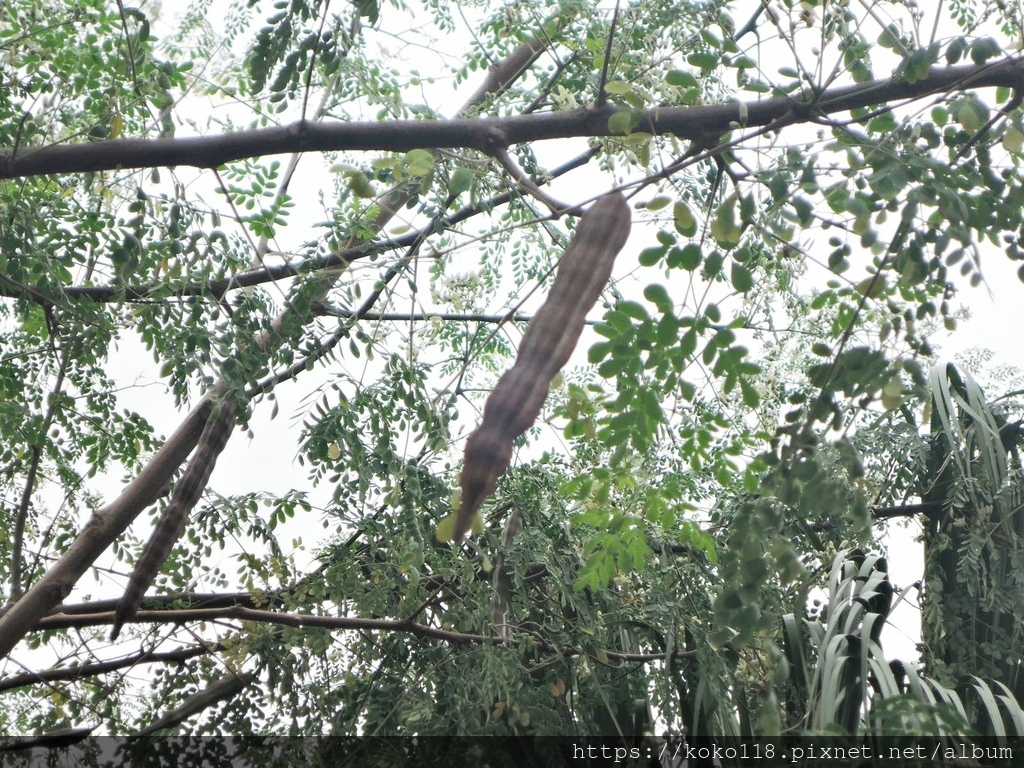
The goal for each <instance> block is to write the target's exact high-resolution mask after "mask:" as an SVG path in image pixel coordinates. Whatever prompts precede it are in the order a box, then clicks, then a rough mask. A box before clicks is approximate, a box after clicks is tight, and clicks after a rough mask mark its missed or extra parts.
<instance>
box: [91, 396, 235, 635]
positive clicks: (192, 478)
mask: <svg viewBox="0 0 1024 768" xmlns="http://www.w3.org/2000/svg"><path fill="white" fill-rule="evenodd" d="M234 428H235V413H234V410H233V409H232V407H231V406H230V405H229V404H224V403H221V404H218V405H217V406H215V407H214V410H213V411H212V412H211V413H210V415H209V417H208V419H207V421H206V426H205V427H203V434H202V435H201V436H200V437H199V442H198V444H197V445H196V449H195V452H193V454H192V460H191V461H189V463H188V468H187V469H186V470H185V473H184V474H183V475H182V476H181V480H180V481H179V482H178V485H177V486H176V487H175V489H174V494H173V495H172V496H171V501H170V503H169V504H168V505H167V509H165V510H164V513H163V515H161V516H160V520H159V521H158V522H157V524H156V527H155V528H154V529H153V533H152V534H151V535H150V537H149V541H148V542H146V548H145V549H144V550H143V551H142V556H141V557H140V558H139V561H138V562H137V563H136V564H135V569H134V570H133V571H132V577H131V579H130V580H129V582H128V587H127V588H126V589H125V592H124V596H123V597H122V598H121V601H120V602H119V603H118V604H117V610H116V611H115V613H114V628H113V629H112V630H111V632H110V639H111V640H115V639H116V638H117V635H118V633H120V631H121V627H122V626H124V623H125V622H126V621H128V620H129V619H130V618H131V617H132V616H134V615H135V612H136V611H137V610H138V609H139V604H140V603H142V597H143V595H145V594H146V590H147V589H149V585H150V584H152V583H153V579H155V578H156V575H157V574H158V573H159V572H160V568H161V567H162V566H163V564H164V561H165V560H166V559H167V556H168V555H169V554H170V553H171V549H172V548H173V547H174V543H175V542H176V541H177V540H178V539H179V538H180V537H181V534H182V533H183V532H184V530H185V522H186V521H187V520H188V514H189V512H191V511H192V508H193V507H194V506H195V505H196V502H198V501H199V497H200V496H201V495H202V493H203V491H204V490H205V489H206V484H207V482H209V480H210V474H211V473H212V472H213V468H214V466H215V465H216V463H217V457H218V456H220V454H221V451H223V450H224V446H225V445H227V443H228V438H229V437H231V433H232V431H234Z"/></svg>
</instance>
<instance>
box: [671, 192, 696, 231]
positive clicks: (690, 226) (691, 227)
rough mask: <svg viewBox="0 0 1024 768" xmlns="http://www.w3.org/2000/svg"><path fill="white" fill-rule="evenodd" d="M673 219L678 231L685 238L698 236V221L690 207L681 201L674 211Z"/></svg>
mask: <svg viewBox="0 0 1024 768" xmlns="http://www.w3.org/2000/svg"><path fill="white" fill-rule="evenodd" d="M672 219H673V221H674V222H675V225H676V231H677V232H679V234H681V235H683V236H684V237H693V236H694V235H695V234H697V221H696V219H694V217H693V211H691V210H690V206H688V205H687V204H686V203H684V202H683V201H682V200H680V201H679V202H678V203H676V204H675V207H673V209H672Z"/></svg>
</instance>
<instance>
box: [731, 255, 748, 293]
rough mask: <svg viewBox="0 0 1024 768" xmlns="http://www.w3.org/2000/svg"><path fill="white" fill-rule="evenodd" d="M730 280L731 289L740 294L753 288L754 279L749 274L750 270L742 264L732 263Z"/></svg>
mask: <svg viewBox="0 0 1024 768" xmlns="http://www.w3.org/2000/svg"><path fill="white" fill-rule="evenodd" d="M729 277H730V279H731V281H732V287H733V288H735V289H736V290H737V291H739V292H740V293H746V292H747V291H749V290H750V289H751V288H753V287H754V277H753V275H751V274H750V270H749V269H747V268H746V267H745V266H743V265H742V264H737V263H736V262H733V264H732V270H731V273H730V276H729Z"/></svg>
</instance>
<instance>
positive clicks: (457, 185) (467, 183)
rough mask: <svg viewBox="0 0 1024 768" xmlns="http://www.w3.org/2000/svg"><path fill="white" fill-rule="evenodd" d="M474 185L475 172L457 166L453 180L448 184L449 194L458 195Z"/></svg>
mask: <svg viewBox="0 0 1024 768" xmlns="http://www.w3.org/2000/svg"><path fill="white" fill-rule="evenodd" d="M472 186H473V172H472V171H470V170H469V169H468V168H457V169H456V170H455V173H453V174H452V180H451V182H450V183H449V184H448V194H449V195H451V196H452V197H458V196H459V195H461V194H462V193H463V192H465V191H466V190H468V189H469V188H470V187H472Z"/></svg>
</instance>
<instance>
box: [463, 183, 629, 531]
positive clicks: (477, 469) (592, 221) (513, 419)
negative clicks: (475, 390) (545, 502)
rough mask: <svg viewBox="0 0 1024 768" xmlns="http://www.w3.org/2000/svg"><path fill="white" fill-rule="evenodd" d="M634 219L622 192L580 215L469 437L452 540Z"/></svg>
mask: <svg viewBox="0 0 1024 768" xmlns="http://www.w3.org/2000/svg"><path fill="white" fill-rule="evenodd" d="M631 223H632V216H631V215H630V211H629V205H628V204H627V203H626V199H625V198H624V197H623V196H622V195H621V194H619V193H615V194H612V195H606V196H605V197H602V198H601V199H600V200H598V201H597V202H596V203H594V204H593V205H592V206H590V208H588V209H587V211H586V212H585V213H584V214H583V216H582V217H581V218H580V223H579V225H578V226H577V227H576V233H575V235H574V236H573V238H572V242H570V243H569V246H568V247H567V248H566V249H565V253H564V254H562V260H561V262H559V264H558V270H557V271H556V272H555V281H554V283H553V284H552V286H551V291H550V292H549V293H548V296H547V299H546V300H545V301H544V304H543V305H542V306H541V308H540V309H539V310H537V314H535V315H534V316H533V319H532V320H531V321H530V324H529V325H528V326H527V327H526V333H524V334H523V340H522V342H521V343H520V345H519V353H518V354H517V355H516V362H515V364H514V365H513V366H512V367H511V368H510V369H509V370H507V371H505V373H504V374H503V375H502V377H501V378H500V379H498V383H497V384H496V385H495V386H494V390H493V391H492V392H491V394H490V396H489V397H488V398H487V402H486V403H485V404H484V416H483V420H482V421H481V422H480V426H479V427H477V429H476V431H474V432H473V434H471V435H470V436H469V439H468V440H466V458H465V461H464V463H463V465H462V479H461V486H462V501H461V503H460V506H459V512H458V515H457V516H456V520H455V531H454V540H455V541H458V540H459V539H461V538H462V537H463V536H464V535H465V533H466V531H468V530H469V528H470V526H471V525H472V522H473V518H474V517H475V516H476V514H477V511H478V510H479V509H480V506H481V505H482V504H483V502H484V500H485V499H486V498H487V497H488V496H490V495H491V494H492V493H493V492H494V489H495V487H496V486H497V484H498V478H499V477H501V474H502V472H504V471H505V469H506V468H508V465H509V463H510V462H511V461H512V445H513V443H515V440H516V438H517V437H519V436H520V435H521V434H523V432H525V431H526V430H527V429H529V428H530V427H531V426H532V425H533V422H534V421H536V420H537V416H538V415H539V414H540V409H541V408H542V407H543V405H544V401H545V400H546V399H547V396H548V389H549V388H550V387H551V380H552V379H553V378H554V377H555V374H556V373H558V372H559V371H560V370H561V369H562V366H564V365H565V364H566V362H568V360H569V356H570V355H571V354H572V351H573V350H574V349H575V348H576V342H577V341H579V338H580V334H581V333H582V332H583V325H584V322H585V321H586V317H587V313H588V312H589V311H590V310H591V308H592V307H593V306H594V304H595V302H596V301H597V299H598V298H599V297H600V295H601V291H603V290H604V288H605V286H606V285H607V284H608V279H609V278H610V277H611V274H612V267H613V266H614V265H615V257H616V256H618V254H619V251H621V250H622V247H623V246H624V245H625V244H626V239H627V238H628V237H629V229H630V225H631Z"/></svg>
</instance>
